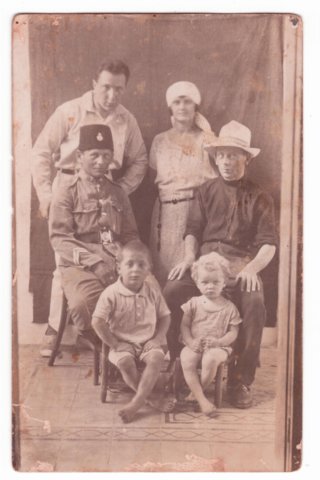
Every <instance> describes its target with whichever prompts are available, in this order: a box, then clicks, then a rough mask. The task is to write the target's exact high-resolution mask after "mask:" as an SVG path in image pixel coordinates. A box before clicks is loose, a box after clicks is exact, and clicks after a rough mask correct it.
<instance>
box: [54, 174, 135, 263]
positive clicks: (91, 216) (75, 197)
mask: <svg viewBox="0 0 320 480" xmlns="http://www.w3.org/2000/svg"><path fill="white" fill-rule="evenodd" d="M103 199H110V200H112V203H113V204H114V205H115V212H116V213H115V214H116V215H119V223H120V231H119V234H118V235H117V238H116V239H115V240H117V241H119V242H120V243H122V244H125V243H127V242H128V241H130V240H133V239H137V238H138V232H137V227H136V222H135V219H134V215H133V212H132V209H131V205H130V201H129V199H128V196H127V194H126V193H125V192H124V191H123V190H122V188H121V187H120V186H118V185H116V184H114V183H113V182H111V181H110V180H109V179H108V178H107V177H102V178H101V179H99V180H98V181H97V180H96V179H94V178H93V177H91V176H89V175H87V174H85V173H84V172H83V171H82V170H80V172H79V174H78V175H76V176H75V177H74V181H73V182H72V184H71V185H60V187H58V188H57V189H56V190H55V192H54V194H53V199H52V203H51V207H50V218H49V233H50V240H51V244H52V247H53V249H54V250H55V252H57V253H58V254H59V256H60V265H62V266H75V265H76V266H80V267H83V268H85V267H91V266H93V265H95V264H96V263H98V262H100V261H101V260H103V261H104V262H106V263H108V264H109V263H110V264H113V263H114V261H113V259H111V258H110V255H109V254H108V253H106V252H105V250H104V249H103V246H102V243H101V241H100V226H99V223H98V221H99V218H100V216H101V209H100V204H99V200H103ZM111 223H112V222H111ZM111 260H112V261H111Z"/></svg>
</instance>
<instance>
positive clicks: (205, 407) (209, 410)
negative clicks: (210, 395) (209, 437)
mask: <svg viewBox="0 0 320 480" xmlns="http://www.w3.org/2000/svg"><path fill="white" fill-rule="evenodd" d="M199 406H200V410H201V412H202V413H204V414H205V415H207V416H208V417H211V418H213V417H216V416H217V415H218V410H217V408H216V406H215V405H213V403H211V402H210V401H209V400H208V399H205V400H203V401H201V402H199Z"/></svg>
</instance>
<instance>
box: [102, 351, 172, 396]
mask: <svg viewBox="0 0 320 480" xmlns="http://www.w3.org/2000/svg"><path fill="white" fill-rule="evenodd" d="M109 350H110V349H109V347H108V345H106V344H105V343H103V344H102V355H101V391H100V400H101V402H102V403H106V401H107V394H108V391H112V381H113V379H114V378H115V377H117V376H120V377H121V374H120V371H119V370H118V369H117V367H116V366H115V365H113V364H112V363H111V362H109V360H108V355H109ZM143 368H144V364H143V362H140V363H139V364H138V369H139V371H141V372H142V371H143ZM161 374H162V375H167V377H168V378H169V380H168V379H166V380H165V384H164V389H165V392H167V393H169V392H171V391H173V388H172V381H173V371H172V372H169V371H168V368H165V369H164V370H161ZM121 379H122V377H121ZM122 381H123V380H122Z"/></svg>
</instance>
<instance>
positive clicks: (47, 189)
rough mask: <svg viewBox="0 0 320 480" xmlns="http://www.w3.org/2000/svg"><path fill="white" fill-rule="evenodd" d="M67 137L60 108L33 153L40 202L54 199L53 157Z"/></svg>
mask: <svg viewBox="0 0 320 480" xmlns="http://www.w3.org/2000/svg"><path fill="white" fill-rule="evenodd" d="M66 135H67V125H66V120H65V114H64V111H63V109H62V108H61V107H58V108H57V109H56V111H55V112H54V113H53V114H52V115H51V117H50V118H49V120H48V121H47V123H46V124H45V126H44V128H43V130H42V131H41V133H40V135H39V137H38V138H37V140H36V142H35V144H34V146H33V148H32V152H31V173H32V178H33V184H34V187H35V190H36V192H37V195H38V198H39V200H40V202H41V201H42V200H51V198H52V182H51V175H52V168H53V163H54V159H53V155H54V154H55V153H57V152H58V151H59V149H60V145H61V143H62V141H63V140H64V138H65V137H66Z"/></svg>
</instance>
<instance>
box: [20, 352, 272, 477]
mask: <svg viewBox="0 0 320 480" xmlns="http://www.w3.org/2000/svg"><path fill="white" fill-rule="evenodd" d="M275 358H276V355H275V349H274V348H273V347H264V348H263V349H262V352H261V368H259V369H258V371H257V380H256V382H255V387H254V393H255V397H254V399H255V400H254V405H253V407H252V408H251V409H249V410H238V409H235V408H232V407H231V406H230V404H228V402H227V400H226V399H225V398H224V401H223V404H222V408H221V410H220V415H219V416H218V417H217V418H215V419H209V418H207V417H205V416H204V415H202V414H200V413H196V412H195V411H193V409H192V408H190V406H189V405H188V406H187V405H186V404H183V403H178V404H177V407H176V409H175V411H174V412H173V413H170V414H163V413H158V412H155V411H153V410H152V409H151V408H150V407H147V406H146V407H145V408H144V409H143V410H142V411H141V412H139V415H138V416H137V418H136V420H135V421H134V422H132V423H131V424H123V423H122V421H121V419H120V418H119V416H118V414H117V411H118V409H119V405H121V404H123V403H124V402H125V401H126V400H128V398H130V394H129V393H122V394H118V395H111V396H109V397H108V399H109V400H112V402H108V403H106V404H102V403H101V402H100V399H99V393H100V389H99V387H97V386H96V387H95V386H93V384H92V353H91V352H90V351H82V352H81V354H80V356H78V357H77V356H75V355H72V352H71V350H70V348H69V349H68V350H67V351H65V352H64V354H63V357H62V358H60V359H59V360H57V362H56V365H55V366H54V367H48V366H47V364H46V361H45V360H44V359H41V358H40V357H39V355H38V346H31V345H29V346H27V345H25V346H21V347H20V350H19V365H20V367H19V375H20V424H21V425H20V447H21V470H22V471H30V470H46V469H47V470H53V471H60V472H61V471H74V472H79V471H97V472H99V471H170V470H176V471H192V470H193V471H201V470H203V471H221V470H225V471H273V470H274V469H275V468H276V467H275V453H274V426H275V411H274V396H275V373H276V365H275ZM224 397H226V395H224Z"/></svg>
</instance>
